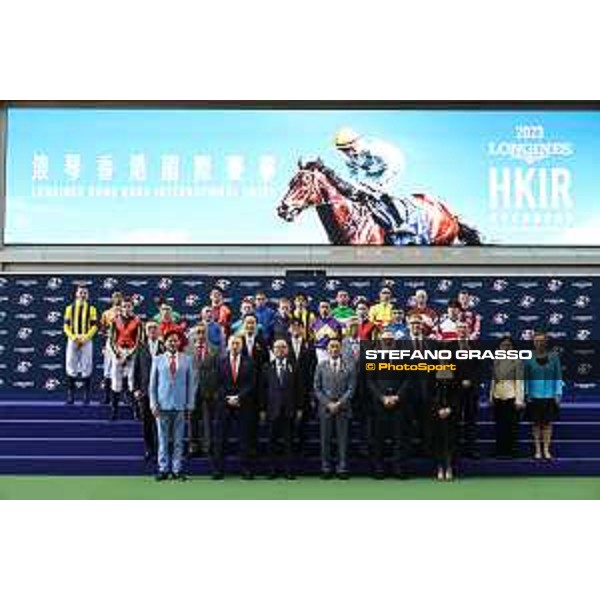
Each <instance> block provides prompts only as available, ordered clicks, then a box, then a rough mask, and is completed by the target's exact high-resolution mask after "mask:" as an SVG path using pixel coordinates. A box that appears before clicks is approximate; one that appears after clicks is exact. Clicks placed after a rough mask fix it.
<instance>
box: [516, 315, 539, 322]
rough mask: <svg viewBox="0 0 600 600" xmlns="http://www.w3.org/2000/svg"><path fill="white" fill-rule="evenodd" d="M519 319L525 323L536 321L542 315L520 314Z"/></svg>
mask: <svg viewBox="0 0 600 600" xmlns="http://www.w3.org/2000/svg"><path fill="white" fill-rule="evenodd" d="M517 319H518V320H519V321H523V322H525V323H533V322H534V321H539V320H540V317H539V316H538V315H520V316H519V317H517Z"/></svg>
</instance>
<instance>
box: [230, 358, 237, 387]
mask: <svg viewBox="0 0 600 600" xmlns="http://www.w3.org/2000/svg"><path fill="white" fill-rule="evenodd" d="M237 378H238V370H237V357H235V356H232V357H231V379H233V383H234V384H236V383H237Z"/></svg>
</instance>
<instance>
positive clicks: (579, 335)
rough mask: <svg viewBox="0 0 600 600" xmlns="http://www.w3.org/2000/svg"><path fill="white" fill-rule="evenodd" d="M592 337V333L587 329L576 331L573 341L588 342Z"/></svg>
mask: <svg viewBox="0 0 600 600" xmlns="http://www.w3.org/2000/svg"><path fill="white" fill-rule="evenodd" d="M591 336H592V332H591V331H590V330H589V329H578V330H577V331H576V333H575V339H576V340H578V341H586V340H589V339H590V338H591Z"/></svg>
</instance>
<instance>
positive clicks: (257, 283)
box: [239, 281, 262, 289]
mask: <svg viewBox="0 0 600 600" xmlns="http://www.w3.org/2000/svg"><path fill="white" fill-rule="evenodd" d="M261 285H262V283H261V282H260V281H242V282H240V284H239V287H241V288H244V289H245V288H249V289H256V288H259V287H261Z"/></svg>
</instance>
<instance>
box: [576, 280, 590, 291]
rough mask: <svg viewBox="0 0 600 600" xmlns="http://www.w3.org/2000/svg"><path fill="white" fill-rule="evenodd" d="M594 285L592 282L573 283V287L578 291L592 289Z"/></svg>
mask: <svg viewBox="0 0 600 600" xmlns="http://www.w3.org/2000/svg"><path fill="white" fill-rule="evenodd" d="M592 285H594V284H593V283H592V282H591V281H574V282H573V283H571V287H574V288H576V289H578V290H585V289H587V288H590V287H592Z"/></svg>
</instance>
